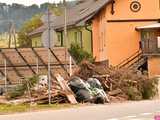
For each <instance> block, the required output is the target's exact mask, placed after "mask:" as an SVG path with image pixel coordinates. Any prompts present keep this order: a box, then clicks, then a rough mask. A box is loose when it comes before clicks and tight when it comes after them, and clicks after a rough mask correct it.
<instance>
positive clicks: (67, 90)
mask: <svg viewBox="0 0 160 120" xmlns="http://www.w3.org/2000/svg"><path fill="white" fill-rule="evenodd" d="M55 77H56V79H57V81H58V83H59V84H60V86H61V88H62V90H63V91H65V95H66V96H67V98H68V100H69V102H70V103H71V104H77V100H76V99H75V97H74V93H73V92H72V90H71V89H70V88H69V86H68V85H67V83H66V81H65V80H64V79H63V77H62V76H61V75H59V74H56V75H55Z"/></svg>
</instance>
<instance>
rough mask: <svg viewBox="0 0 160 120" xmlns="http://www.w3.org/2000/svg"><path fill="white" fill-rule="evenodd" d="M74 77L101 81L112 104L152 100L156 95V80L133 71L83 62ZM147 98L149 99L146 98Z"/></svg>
mask: <svg viewBox="0 0 160 120" xmlns="http://www.w3.org/2000/svg"><path fill="white" fill-rule="evenodd" d="M74 76H77V77H80V78H81V79H83V80H86V81H87V80H88V79H89V78H95V79H98V80H99V81H100V83H101V84H102V87H103V89H104V90H105V92H106V93H107V95H108V96H109V99H110V101H111V102H121V101H126V100H142V99H150V98H151V97H153V96H154V95H155V94H156V90H155V88H156V85H157V84H156V83H157V82H156V79H150V80H149V78H148V76H147V75H142V74H141V73H140V72H139V71H137V70H133V69H116V68H112V67H110V68H107V67H106V68H104V67H103V66H97V65H94V64H92V63H90V62H88V61H83V62H82V63H81V65H80V69H79V70H78V71H77V72H76V73H75V75H74ZM146 96H147V97H146Z"/></svg>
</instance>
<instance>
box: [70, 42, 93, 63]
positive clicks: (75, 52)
mask: <svg viewBox="0 0 160 120" xmlns="http://www.w3.org/2000/svg"><path fill="white" fill-rule="evenodd" d="M69 52H70V54H71V55H72V57H73V58H74V59H75V60H76V62H77V63H78V64H79V63H81V62H82V61H83V60H87V61H90V62H94V58H93V56H92V54H90V53H88V52H86V51H84V50H83V49H82V48H81V47H80V46H79V45H78V44H71V47H70V49H69Z"/></svg>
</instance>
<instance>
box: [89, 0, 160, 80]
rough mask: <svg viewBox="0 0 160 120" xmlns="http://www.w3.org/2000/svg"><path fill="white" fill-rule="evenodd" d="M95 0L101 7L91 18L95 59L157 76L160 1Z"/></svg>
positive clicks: (159, 49)
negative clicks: (134, 68)
mask: <svg viewBox="0 0 160 120" xmlns="http://www.w3.org/2000/svg"><path fill="white" fill-rule="evenodd" d="M96 1H97V3H101V7H100V8H99V9H97V13H95V15H94V16H92V17H91V19H90V20H91V21H92V33H93V37H92V38H93V55H94V56H96V60H97V61H104V60H108V61H109V64H110V65H112V66H115V67H120V68H121V67H137V69H140V70H147V71H148V74H149V76H150V77H153V76H155V75H160V23H159V22H160V1H159V0H96ZM102 4H103V5H102ZM91 8H92V7H91ZM95 9H96V8H95Z"/></svg>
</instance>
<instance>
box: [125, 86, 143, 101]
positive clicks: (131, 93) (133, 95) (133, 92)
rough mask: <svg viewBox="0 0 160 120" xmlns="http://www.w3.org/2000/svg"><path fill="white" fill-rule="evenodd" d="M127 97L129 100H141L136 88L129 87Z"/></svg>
mask: <svg viewBox="0 0 160 120" xmlns="http://www.w3.org/2000/svg"><path fill="white" fill-rule="evenodd" d="M127 95H128V99H129V100H142V94H141V92H140V91H139V90H138V89H137V88H136V87H132V86H131V87H129V88H128V90H127Z"/></svg>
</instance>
